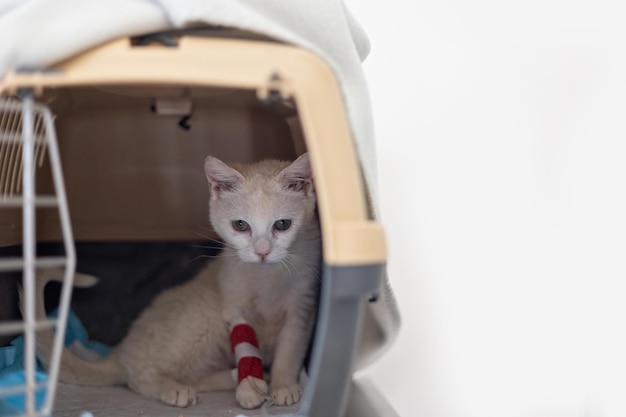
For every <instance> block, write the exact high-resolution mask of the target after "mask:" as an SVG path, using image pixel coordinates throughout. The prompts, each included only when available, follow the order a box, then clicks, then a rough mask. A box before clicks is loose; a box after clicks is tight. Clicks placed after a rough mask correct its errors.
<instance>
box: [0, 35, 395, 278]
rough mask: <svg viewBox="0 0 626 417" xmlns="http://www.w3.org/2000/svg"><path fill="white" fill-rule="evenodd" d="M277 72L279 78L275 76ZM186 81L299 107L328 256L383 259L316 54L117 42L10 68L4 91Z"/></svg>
mask: <svg viewBox="0 0 626 417" xmlns="http://www.w3.org/2000/svg"><path fill="white" fill-rule="evenodd" d="M276 75H277V76H278V79H276V77H275V76H276ZM159 84H164V85H185V86H207V87H222V88H238V89H250V90H255V91H257V95H258V96H259V97H260V98H263V97H265V96H266V95H267V94H268V91H270V90H278V91H280V93H281V95H282V96H283V97H288V98H291V99H293V100H294V101H295V103H296V104H297V108H298V113H299V118H300V123H301V125H302V130H303V132H304V140H305V143H306V147H307V149H308V152H309V154H310V157H311V160H312V164H313V170H314V174H315V184H316V190H317V193H318V208H319V212H320V218H321V223H322V234H323V236H324V248H323V251H324V261H325V263H326V264H328V265H332V266H352V265H368V264H378V263H384V262H385V261H386V246H385V238H384V233H383V229H382V227H381V226H380V224H379V223H377V222H375V221H372V220H370V219H369V218H368V210H367V199H366V195H365V190H364V185H363V182H362V177H361V174H360V168H359V164H358V159H357V156H356V154H355V149H354V144H353V140H352V136H351V132H350V128H349V126H348V121H347V117H346V111H345V108H344V104H343V100H342V97H341V92H340V89H339V86H338V84H337V80H336V78H335V76H334V74H333V72H332V70H331V69H330V68H329V67H328V65H327V64H326V63H325V62H324V61H323V60H321V59H320V58H319V57H317V56H316V55H314V54H313V53H311V52H308V51H305V50H302V49H299V48H296V47H293V46H288V45H282V44H276V43H270V42H260V41H249V40H234V39H211V38H199V37H182V38H180V39H179V42H178V46H177V47H164V46H160V45H149V46H141V47H136V46H132V45H131V43H130V40H129V39H127V38H123V39H119V40H115V41H112V42H110V43H107V44H104V45H102V46H99V47H96V48H93V49H91V50H89V51H86V52H84V53H81V54H80V55H77V56H75V57H73V58H71V59H68V60H65V61H63V62H61V63H58V64H57V65H54V66H53V67H52V68H51V70H50V71H45V72H35V73H18V72H10V73H8V74H6V75H5V77H4V78H3V79H1V80H0V96H2V95H6V94H12V93H14V92H15V91H16V90H17V89H18V88H21V87H29V88H33V89H34V90H35V92H36V93H38V92H41V91H43V90H44V89H46V88H48V87H80V86H113V85H115V86H119V85H137V86H141V85H159Z"/></svg>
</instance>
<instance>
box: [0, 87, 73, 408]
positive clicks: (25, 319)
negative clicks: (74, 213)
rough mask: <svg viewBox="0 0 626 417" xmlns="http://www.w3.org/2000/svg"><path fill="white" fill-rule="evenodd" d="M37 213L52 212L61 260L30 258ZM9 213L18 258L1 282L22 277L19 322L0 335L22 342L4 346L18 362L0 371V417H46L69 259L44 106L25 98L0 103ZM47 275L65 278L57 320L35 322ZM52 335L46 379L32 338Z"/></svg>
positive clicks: (0, 206) (0, 265)
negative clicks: (53, 271)
mask: <svg viewBox="0 0 626 417" xmlns="http://www.w3.org/2000/svg"><path fill="white" fill-rule="evenodd" d="M44 162H47V163H48V164H49V168H50V171H49V172H50V173H49V176H51V180H52V184H53V192H51V193H48V194H40V193H38V192H37V188H36V181H35V178H36V176H37V175H36V174H37V173H36V170H37V169H38V167H41V166H42V165H44ZM41 208H47V209H49V210H50V209H51V210H56V212H57V213H58V216H59V224H60V228H61V236H62V239H63V243H64V248H65V256H61V257H41V256H38V255H37V252H36V242H37V228H36V226H37V222H36V220H37V213H38V210H37V209H41ZM10 210H13V211H16V210H18V211H20V212H21V222H20V221H18V222H16V223H19V224H14V225H11V226H12V227H15V228H21V256H17V257H6V256H4V257H0V279H3V277H6V276H7V274H9V273H21V275H22V276H21V284H22V290H21V293H22V298H23V302H22V304H23V306H22V319H21V320H14V321H7V320H4V321H0V336H2V335H11V334H18V335H20V336H19V337H18V338H16V339H15V341H17V340H18V339H19V340H20V341H21V342H20V343H17V342H15V344H13V345H12V346H10V347H12V348H13V350H12V351H7V352H13V355H12V357H13V359H15V358H21V359H23V360H22V361H21V362H20V363H7V360H6V358H5V361H4V365H5V367H4V370H3V368H2V367H1V366H0V416H2V417H4V416H28V417H36V416H49V415H50V414H51V411H52V406H53V404H54V395H55V392H56V383H57V377H58V372H59V365H60V358H61V350H62V346H63V339H64V333H65V323H66V322H67V316H68V310H69V302H70V297H71V289H72V280H73V276H74V268H75V264H76V255H75V252H74V243H73V237H72V230H71V226H70V219H69V212H68V207H67V199H66V195H65V187H64V183H63V174H62V170H61V161H60V157H59V149H58V146H57V140H56V133H55V129H54V121H53V117H52V114H51V112H50V110H49V109H48V108H47V107H46V106H44V105H41V104H37V103H35V102H34V100H33V99H32V97H26V98H24V99H22V100H17V99H11V100H6V99H3V100H0V216H3V212H4V213H7V212H8V211H10ZM7 217H8V216H7ZM5 225H6V224H5ZM49 268H61V269H63V271H64V278H63V289H62V291H61V300H60V304H59V313H58V316H57V318H56V319H45V318H42V317H36V310H37V309H36V305H35V304H36V294H35V291H36V287H37V285H36V280H37V276H38V274H39V273H40V272H42V271H44V270H46V269H49ZM42 307H43V306H42ZM41 310H42V311H43V308H42V309H41ZM52 328H56V333H55V337H54V346H53V354H52V357H51V358H50V360H49V362H48V366H47V371H48V374H47V375H46V374H44V373H42V372H39V371H38V369H37V368H38V364H37V359H36V355H35V352H36V332H37V331H50V329H52ZM0 349H4V347H0ZM0 365H1V363H0ZM6 365H10V366H6Z"/></svg>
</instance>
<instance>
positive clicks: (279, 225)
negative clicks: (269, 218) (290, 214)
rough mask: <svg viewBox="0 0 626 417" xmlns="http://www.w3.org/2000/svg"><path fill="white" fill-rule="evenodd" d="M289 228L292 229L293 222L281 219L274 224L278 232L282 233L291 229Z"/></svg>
mask: <svg viewBox="0 0 626 417" xmlns="http://www.w3.org/2000/svg"><path fill="white" fill-rule="evenodd" d="M289 227H291V220H288V219H280V220H276V222H274V229H276V230H278V231H280V232H282V231H284V230H287V229H289Z"/></svg>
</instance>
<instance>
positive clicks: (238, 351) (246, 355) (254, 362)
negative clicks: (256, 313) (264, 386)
mask: <svg viewBox="0 0 626 417" xmlns="http://www.w3.org/2000/svg"><path fill="white" fill-rule="evenodd" d="M230 346H231V348H232V351H233V353H234V354H235V361H236V362H237V381H238V382H241V380H242V379H245V378H246V377H248V376H252V377H254V378H258V379H263V361H262V359H261V353H260V352H259V341H258V340H257V338H256V333H255V332H254V329H253V328H252V326H250V325H249V324H238V325H236V326H235V327H233V330H231V332H230Z"/></svg>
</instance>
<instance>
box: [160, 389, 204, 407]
mask: <svg viewBox="0 0 626 417" xmlns="http://www.w3.org/2000/svg"><path fill="white" fill-rule="evenodd" d="M160 399H161V401H163V402H164V403H165V404H168V405H173V406H175V407H188V406H190V405H195V404H198V395H197V394H196V390H195V389H193V388H191V387H186V386H184V385H180V386H179V387H176V388H173V389H170V390H167V391H163V392H162V393H161V396H160Z"/></svg>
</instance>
